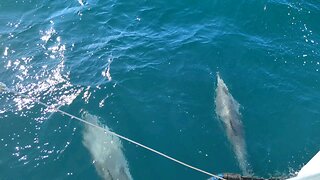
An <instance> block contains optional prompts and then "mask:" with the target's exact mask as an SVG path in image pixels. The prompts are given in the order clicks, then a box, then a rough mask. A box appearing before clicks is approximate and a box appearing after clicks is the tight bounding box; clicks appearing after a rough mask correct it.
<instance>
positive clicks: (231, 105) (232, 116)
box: [215, 73, 250, 175]
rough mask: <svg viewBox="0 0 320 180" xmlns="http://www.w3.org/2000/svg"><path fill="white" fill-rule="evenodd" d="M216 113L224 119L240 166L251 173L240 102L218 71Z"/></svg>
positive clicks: (245, 171) (242, 169)
mask: <svg viewBox="0 0 320 180" xmlns="http://www.w3.org/2000/svg"><path fill="white" fill-rule="evenodd" d="M215 106H216V114H217V115H218V117H219V119H220V120H221V121H222V123H223V125H224V127H225V130H226V134H227V137H228V140H229V141H230V143H231V144H232V147H233V151H234V153H235V155H236V158H237V160H238V163H239V167H240V169H241V171H242V173H243V174H244V175H248V174H250V172H249V171H250V170H249V164H248V162H247V151H246V142H245V140H244V131H243V126H242V122H241V119H240V118H241V114H240V112H239V107H240V104H239V103H238V102H237V101H236V100H235V99H234V98H233V97H232V95H231V94H230V92H229V90H228V87H227V86H226V84H225V83H224V82H223V80H222V79H221V78H220V75H219V74H218V73H217V89H216V99H215Z"/></svg>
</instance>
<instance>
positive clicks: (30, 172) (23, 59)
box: [0, 0, 320, 179]
mask: <svg viewBox="0 0 320 180" xmlns="http://www.w3.org/2000/svg"><path fill="white" fill-rule="evenodd" d="M319 17H320V4H319V3H318V2H317V1H311V0H310V1H284V0H278V1H275V0H269V1H266V0H264V1H248V0H246V1H244V0H239V1H229V0H226V1H216V0H210V1H209V0H204V1H192V0H186V1H175V0H171V1H148V0H140V1H136V0H132V1H124V0H112V1H102V0H87V1H84V0H78V1H77V0H68V1H66V0H65V1H48V0H16V1H11V0H1V2H0V58H1V61H0V81H1V82H3V83H5V84H6V85H7V86H8V87H9V88H11V89H14V90H16V91H18V92H21V93H24V94H27V95H29V96H32V97H34V98H37V99H39V100H41V101H43V102H45V103H47V104H48V105H51V106H53V107H57V108H60V109H61V110H64V111H67V112H69V113H71V114H74V115H76V116H80V111H81V110H85V111H88V112H89V113H90V114H92V115H95V116H98V117H100V121H101V123H102V124H104V125H107V126H108V127H109V128H110V129H112V130H113V131H115V132H117V133H119V134H122V135H125V136H127V137H130V138H132V139H134V140H137V141H138V142H141V143H143V144H146V145H148V146H150V147H153V148H155V149H157V150H159V151H161V152H164V153H166V154H169V155H171V156H173V157H175V158H177V159H179V160H182V161H185V162H187V163H190V164H192V165H195V166H197V167H200V168H202V169H205V170H207V171H209V172H213V173H221V172H235V173H241V171H240V169H239V167H238V164H237V160H236V158H235V155H234V152H233V151H232V148H231V145H230V143H229V142H228V139H227V137H226V133H225V132H224V128H223V127H222V126H221V124H219V121H218V117H217V115H216V112H215V104H214V100H215V88H216V85H217V82H216V73H217V72H219V73H220V76H221V77H222V78H223V80H224V82H225V83H226V85H227V86H228V88H229V90H230V93H231V94H232V95H233V97H234V98H235V99H236V100H237V101H238V102H239V103H240V104H241V108H240V111H241V114H242V117H241V119H242V123H243V125H244V131H245V140H246V144H247V154H248V162H249V163H250V166H251V167H252V171H253V173H254V174H255V175H256V176H264V177H269V176H288V175H290V174H292V173H294V172H296V171H298V170H299V169H300V168H301V167H302V166H303V165H304V164H305V163H306V162H307V161H308V160H309V159H310V158H311V157H312V156H313V155H314V154H315V153H316V152H318V151H319V148H320V145H319V142H320V131H319V128H320V111H319V108H320V82H319V81H320V72H319V69H320V54H319V53H320V50H319V47H320V45H319V42H320V24H319ZM83 129H84V127H83V124H81V123H80V122H77V121H75V120H74V119H70V118H68V117H67V116H63V115H61V114H59V113H57V112H54V111H53V110H52V109H50V108H46V107H43V106H41V105H39V104H37V103H34V102H32V101H30V100H28V99H25V98H21V97H18V96H14V95H12V94H10V93H1V94H0V147H1V148H0V179H100V178H101V177H99V175H98V173H97V170H96V169H95V165H94V160H93V159H92V157H91V155H90V153H89V151H88V149H86V148H85V146H84V145H83V143H82V141H83ZM93 141H94V139H93ZM122 144H123V149H122V150H123V153H124V155H125V157H126V159H127V161H128V165H129V166H128V167H129V169H130V173H131V175H132V177H133V179H155V178H157V179H180V178H181V179H206V178H208V176H206V175H203V174H200V173H199V172H196V171H193V170H190V169H188V168H185V167H183V166H180V165H177V164H175V163H173V162H171V161H168V160H166V159H164V158H162V157H159V156H157V155H155V154H153V153H151V152H149V151H147V150H144V149H141V148H140V147H137V146H135V145H133V144H131V143H127V142H125V141H122Z"/></svg>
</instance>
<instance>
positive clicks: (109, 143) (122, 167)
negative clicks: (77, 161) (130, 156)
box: [82, 111, 132, 180]
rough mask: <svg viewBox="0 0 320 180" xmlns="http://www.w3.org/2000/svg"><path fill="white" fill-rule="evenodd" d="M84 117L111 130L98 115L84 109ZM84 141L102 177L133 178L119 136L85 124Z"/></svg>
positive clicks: (107, 179) (112, 179) (125, 179)
mask: <svg viewBox="0 0 320 180" xmlns="http://www.w3.org/2000/svg"><path fill="white" fill-rule="evenodd" d="M82 118H83V119H84V120H86V121H88V122H90V123H92V124H94V125H98V126H101V127H103V128H104V129H106V130H108V131H110V129H109V128H108V127H107V126H102V124H101V123H100V121H99V119H98V117H97V116H94V115H91V114H89V113H88V112H86V111H84V112H83V113H82ZM82 143H83V145H84V146H85V147H86V148H87V149H88V150H89V152H90V154H91V156H92V159H93V164H94V166H95V168H96V170H97V172H98V174H99V175H100V176H101V177H102V179H104V180H132V176H131V174H130V171H129V167H128V162H127V160H126V158H125V156H124V153H123V151H122V143H121V141H120V139H119V138H118V137H116V136H113V135H110V134H107V133H105V132H104V131H103V130H101V129H97V128H95V127H93V126H90V125H87V124H85V127H84V131H83V140H82Z"/></svg>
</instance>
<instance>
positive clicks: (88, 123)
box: [0, 82, 225, 180]
mask: <svg viewBox="0 0 320 180" xmlns="http://www.w3.org/2000/svg"><path fill="white" fill-rule="evenodd" d="M1 91H7V92H11V93H13V94H15V95H18V96H21V97H23V98H27V99H31V100H32V101H34V102H37V103H39V104H41V105H43V106H45V107H47V108H50V109H53V110H55V111H57V112H60V113H61V114H63V115H66V116H69V117H70V118H71V119H76V120H78V121H80V122H83V123H85V124H87V125H90V126H93V127H95V128H98V129H100V130H102V131H104V132H106V133H109V134H111V135H114V136H117V137H119V138H120V139H123V140H126V141H128V142H131V143H133V144H135V145H137V146H140V147H142V148H144V149H147V150H149V151H151V152H154V153H156V154H158V155H160V156H162V157H164V158H167V159H169V160H171V161H174V162H176V163H178V164H180V165H183V166H185V167H188V168H190V169H193V170H195V171H198V172H201V173H203V174H206V175H209V176H211V177H215V178H217V179H221V180H225V179H224V178H222V177H220V176H218V175H215V174H212V173H209V172H207V171H205V170H202V169H199V168H197V167H194V166H192V165H189V164H187V163H184V162H182V161H179V160H177V159H175V158H173V157H171V156H169V155H166V154H164V153H162V152H160V151H157V150H155V149H153V148H150V147H148V146H146V145H143V144H141V143H139V142H137V141H134V140H132V139H130V138H127V137H125V136H122V135H120V134H117V133H115V132H113V131H110V130H106V129H104V128H102V127H100V126H98V125H95V124H92V123H90V122H87V121H85V120H84V119H81V118H79V117H77V116H74V115H72V114H69V113H67V112H65V111H62V110H60V109H58V108H56V107H53V106H49V105H47V104H45V103H43V102H41V101H40V100H38V99H35V98H32V97H30V96H27V95H25V94H22V93H19V92H17V91H15V90H12V89H9V88H7V87H6V85H5V84H3V83H1V82H0V92H1Z"/></svg>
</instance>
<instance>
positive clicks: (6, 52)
mask: <svg viewBox="0 0 320 180" xmlns="http://www.w3.org/2000/svg"><path fill="white" fill-rule="evenodd" d="M8 50H9V48H8V47H6V48H5V49H4V52H3V55H4V56H8Z"/></svg>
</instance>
